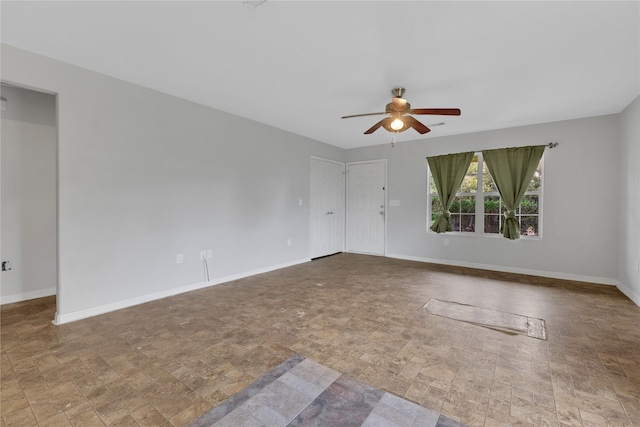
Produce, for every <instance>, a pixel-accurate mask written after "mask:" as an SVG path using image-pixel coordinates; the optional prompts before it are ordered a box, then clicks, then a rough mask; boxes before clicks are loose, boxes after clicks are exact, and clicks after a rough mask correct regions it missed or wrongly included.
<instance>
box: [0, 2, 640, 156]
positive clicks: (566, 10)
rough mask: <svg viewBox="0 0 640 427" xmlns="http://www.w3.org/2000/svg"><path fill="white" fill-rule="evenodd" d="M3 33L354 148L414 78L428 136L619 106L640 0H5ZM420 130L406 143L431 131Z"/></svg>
mask: <svg viewBox="0 0 640 427" xmlns="http://www.w3.org/2000/svg"><path fill="white" fill-rule="evenodd" d="M0 7H1V15H2V30H1V31H2V32H1V38H2V42H3V43H7V44H9V45H12V46H16V47H19V48H22V49H26V50H29V51H32V52H35V53H39V54H42V55H45V56H48V57H51V58H55V59H58V60H61V61H64V62H68V63H71V64H75V65H78V66H81V67H85V68H88V69H90V70H95V71H98V72H101V73H104V74H107V75H110V76H114V77H117V78H120V79H123V80H127V81H129V82H133V83H137V84H140V85H142V86H146V87H149V88H152V89H156V90H159V91H162V92H165V93H169V94H172V95H175V96H179V97H182V98H186V99H189V100H192V101H195V102H198V103H201V104H204V105H208V106H211V107H215V108H218V109H220V110H224V111H228V112H231V113H234V114H237V115H240V116H243V117H247V118H249V119H252V120H256V121H258V122H262V123H266V124H268V125H271V126H275V127H278V128H281V129H285V130H287V131H290V132H293V133H296V134H300V135H304V136H306V137H309V138H313V139H315V140H318V141H323V142H326V143H328V144H332V145H336V146H339V147H343V148H353V147H361V146H366V145H376V144H386V143H388V142H389V141H391V134H389V133H388V132H386V131H385V130H384V129H382V128H381V129H379V130H378V131H376V132H375V133H373V134H372V135H363V132H364V131H365V130H366V129H368V128H369V127H370V126H372V125H373V124H374V123H376V122H377V121H378V120H380V119H381V118H382V116H380V117H379V116H370V117H361V118H353V119H346V120H342V119H340V117H341V116H343V115H350V114H358V113H369V112H377V111H384V106H385V104H386V103H388V102H389V101H390V99H391V93H390V91H391V89H392V88H393V87H395V86H404V87H405V88H406V89H407V92H406V93H405V98H406V99H407V100H408V101H409V102H410V103H411V104H412V107H414V108H460V109H461V110H462V115H461V116H460V117H442V116H418V117H417V118H419V119H420V120H421V121H423V122H424V123H425V124H427V125H429V124H433V123H438V122H445V123H446V124H445V125H444V126H438V127H434V128H433V130H432V132H431V133H429V134H428V135H427V136H426V137H427V138H428V137H433V136H442V135H452V134H459V133H468V132H475V131H481V130H488V129H497V128H505V127H511V126H519V125H526V124H534V123H542V122H549V121H558V120H565V119H572V118H578V117H589V116H595V115H601V114H610V113H618V112H620V111H621V110H622V109H624V107H626V106H627V105H628V104H629V103H630V102H631V101H632V100H633V99H634V98H635V97H636V96H637V95H638V94H639V92H640V89H639V87H640V81H639V80H640V77H639V76H640V65H639V64H640V58H639V55H640V54H639V52H640V25H639V22H640V2H638V1H624V2H612V1H603V2H592V1H585V2H578V1H571V2H560V1H557V2H538V1H535V2H519V1H514V2H505V1H502V2H484V1H471V2H456V1H447V2H444V1H443V2H436V1H421V2H419V1H410V2H401V1H353V2H347V1H315V2H312V1H275V0H269V1H267V2H266V3H264V4H262V5H261V6H259V7H257V8H254V7H252V6H248V5H245V4H243V3H242V1H240V0H237V1H224V2H223V1H195V2H184V1H174V2H156V1H140V2H115V1H107V2H95V1H84V2H58V1H46V2H11V1H2V3H1V6H0ZM421 138H424V137H423V136H421V135H419V134H418V133H416V132H415V131H414V130H413V129H409V130H408V131H406V132H403V133H401V134H398V135H397V136H396V139H397V140H398V141H405V140H412V139H421Z"/></svg>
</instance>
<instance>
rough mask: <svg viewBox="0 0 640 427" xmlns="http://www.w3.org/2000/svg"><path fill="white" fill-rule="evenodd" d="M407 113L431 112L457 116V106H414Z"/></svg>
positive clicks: (437, 114)
mask: <svg viewBox="0 0 640 427" xmlns="http://www.w3.org/2000/svg"><path fill="white" fill-rule="evenodd" d="M409 114H433V115H436V116H459V115H460V110H459V109H458V108H414V109H413V110H411V111H409Z"/></svg>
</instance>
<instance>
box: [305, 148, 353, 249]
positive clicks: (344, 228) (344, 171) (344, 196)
mask: <svg viewBox="0 0 640 427" xmlns="http://www.w3.org/2000/svg"><path fill="white" fill-rule="evenodd" d="M313 160H319V161H321V162H329V163H333V164H336V165H339V166H342V186H343V191H342V206H343V210H344V215H343V217H342V248H341V250H342V252H345V251H346V250H347V178H346V176H347V163H345V162H340V161H337V160H331V159H326V158H324V157H319V156H314V155H310V156H309V249H308V250H309V256H311V215H312V212H311V162H312V161H313Z"/></svg>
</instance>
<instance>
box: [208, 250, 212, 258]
mask: <svg viewBox="0 0 640 427" xmlns="http://www.w3.org/2000/svg"><path fill="white" fill-rule="evenodd" d="M211 258H213V250H211V249H207V259H211Z"/></svg>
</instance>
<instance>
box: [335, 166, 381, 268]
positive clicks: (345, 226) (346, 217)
mask: <svg viewBox="0 0 640 427" xmlns="http://www.w3.org/2000/svg"><path fill="white" fill-rule="evenodd" d="M367 163H382V164H383V165H384V189H383V194H384V202H383V203H384V225H383V227H384V245H383V248H382V254H379V255H378V254H367V255H372V256H386V255H387V193H388V191H387V188H388V185H389V183H388V178H389V172H388V171H389V167H388V165H389V162H388V159H372V160H359V161H357V162H347V163H346V168H345V175H346V179H345V191H344V194H345V203H344V207H345V216H344V221H345V225H344V234H345V236H344V245H345V251H346V252H351V251H350V250H349V239H348V236H349V230H348V227H349V203H348V201H349V166H351V165H361V164H367ZM354 253H358V252H354Z"/></svg>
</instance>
